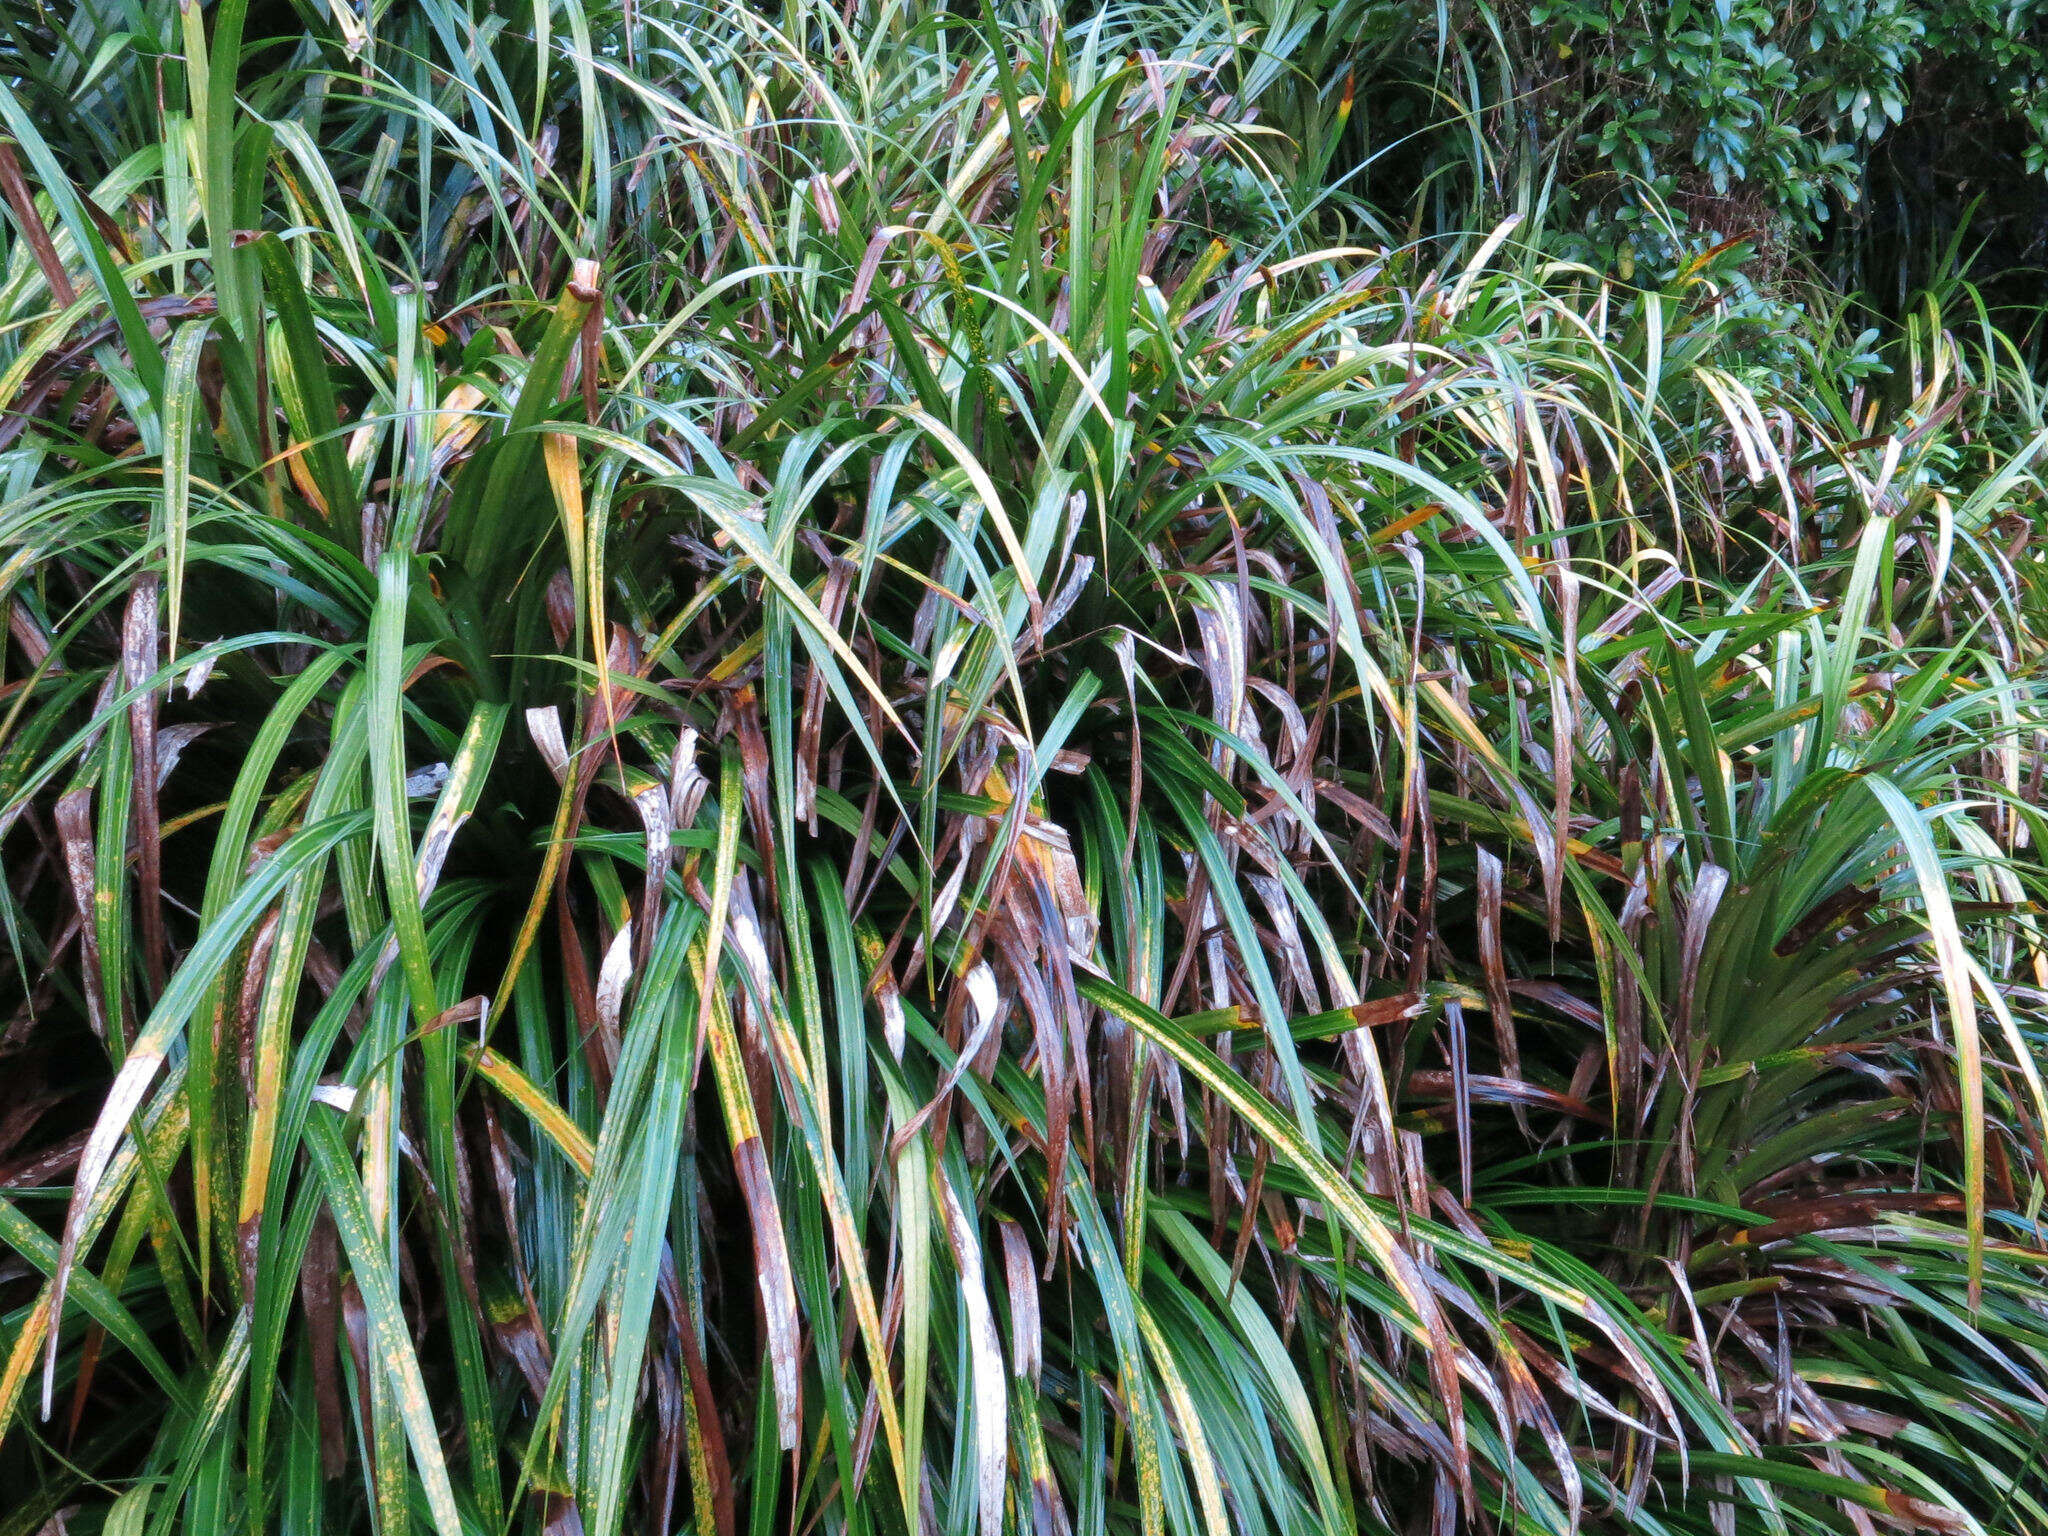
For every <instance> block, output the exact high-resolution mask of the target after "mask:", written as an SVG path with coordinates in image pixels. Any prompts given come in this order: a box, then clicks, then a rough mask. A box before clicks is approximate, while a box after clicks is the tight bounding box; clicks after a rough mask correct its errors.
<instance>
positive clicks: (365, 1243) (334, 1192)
mask: <svg viewBox="0 0 2048 1536" xmlns="http://www.w3.org/2000/svg"><path fill="white" fill-rule="evenodd" d="M341 1124H342V1122H341V1117H340V1116H339V1115H338V1114H337V1113H335V1112H334V1111H333V1110H332V1109H328V1110H326V1111H322V1110H319V1109H316V1110H315V1111H314V1112H313V1114H312V1115H311V1116H310V1117H309V1118H308V1119H307V1121H306V1131H305V1137H306V1148H307V1150H308V1151H309V1152H311V1153H312V1156H313V1167H314V1169H315V1171H316V1172H317V1173H318V1175H319V1178H320V1182H321V1185H322V1186H323V1187H324V1188H325V1190H326V1192H327V1209H328V1213H329V1214H330V1215H331V1216H332V1217H333V1219H334V1230H335V1232H336V1233H337V1234H338V1235H339V1236H340V1238H341V1246H342V1249H343V1251H344V1252H346V1253H347V1255H348V1264H349V1272H350V1273H351V1274H352V1275H353V1276H354V1277H355V1282H356V1288H357V1289H358V1290H359V1291H361V1292H362V1297H363V1309H364V1311H365V1312H367V1313H368V1315H369V1324H370V1342H371V1346H372V1349H373V1352H374V1355H375V1359H376V1363H377V1366H378V1368H379V1369H380V1370H381V1371H382V1373H383V1377H384V1380H385V1383H386V1385H387V1386H388V1388H389V1390H390V1392H391V1394H392V1396H393V1398H395V1399H396V1403H397V1409H398V1416H399V1418H400V1419H401V1420H402V1421H403V1422H404V1425H405V1437H406V1439H407V1440H408V1441H410V1442H411V1444H412V1453H413V1461H414V1463H415V1464H416V1465H417V1466H418V1468H419V1474H420V1482H421V1483H422V1484H423V1485H424V1486H425V1488H426V1492H427V1507H428V1508H429V1509H430V1510H431V1511H432V1512H433V1516H434V1528H435V1529H436V1530H437V1531H439V1532H440V1536H463V1529H462V1517H461V1515H460V1514H459V1513H458V1512H457V1510H456V1507H455V1490H454V1487H453V1485H452V1484H451V1483H450V1482H449V1480H448V1466H447V1463H446V1462H445V1461H444V1460H443V1459H442V1456H441V1441H440V1436H439V1434H438V1432H437V1431H436V1429H435V1427H434V1412H433V1408H432V1406H431V1404H430V1403H429V1401H428V1398H427V1383H426V1379H425V1377H423V1376H422V1375H421V1374H420V1362H419V1358H418V1356H416V1355H415V1354H414V1353H413V1347H412V1330H411V1328H410V1327H409V1326H408V1324H407V1323H406V1320H405V1314H404V1312H403V1311H402V1310H400V1307H399V1299H398V1277H397V1275H396V1274H395V1273H394V1271H393V1269H392V1264H391V1256H390V1254H389V1252H388V1251H387V1249H386V1248H385V1246H384V1244H383V1242H382V1241H381V1240H380V1238H379V1236H378V1231H377V1226H376V1223H375V1222H373V1221H372V1220H371V1219H370V1205H369V1201H368V1200H367V1199H366V1198H365V1197H364V1194H363V1185H362V1181H361V1179H359V1178H358V1177H357V1176H356V1170H355V1164H354V1162H353V1161H352V1160H351V1158H350V1157H349V1152H348V1148H347V1146H346V1145H345V1144H344V1143H343V1142H342V1139H341Z"/></svg>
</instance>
